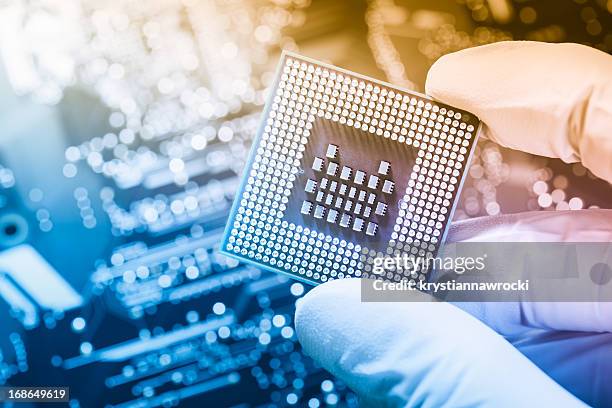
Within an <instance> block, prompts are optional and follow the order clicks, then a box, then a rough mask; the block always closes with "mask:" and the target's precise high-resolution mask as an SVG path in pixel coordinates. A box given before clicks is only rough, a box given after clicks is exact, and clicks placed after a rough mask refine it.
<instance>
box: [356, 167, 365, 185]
mask: <svg viewBox="0 0 612 408" xmlns="http://www.w3.org/2000/svg"><path fill="white" fill-rule="evenodd" d="M365 177H366V174H365V173H364V172H363V171H361V170H357V171H356V172H355V184H360V185H361V184H363V182H364V181H365Z"/></svg>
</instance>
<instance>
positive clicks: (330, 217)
mask: <svg viewBox="0 0 612 408" xmlns="http://www.w3.org/2000/svg"><path fill="white" fill-rule="evenodd" d="M337 218H338V211H336V210H333V209H332V210H329V212H328V213H327V222H331V223H332V224H335V223H336V219H337Z"/></svg>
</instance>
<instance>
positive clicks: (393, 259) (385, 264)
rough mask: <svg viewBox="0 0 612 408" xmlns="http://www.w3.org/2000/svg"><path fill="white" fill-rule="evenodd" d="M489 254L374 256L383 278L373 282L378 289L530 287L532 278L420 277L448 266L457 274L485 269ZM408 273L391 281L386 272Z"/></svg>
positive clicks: (435, 290)
mask: <svg viewBox="0 0 612 408" xmlns="http://www.w3.org/2000/svg"><path fill="white" fill-rule="evenodd" d="M486 260H487V254H483V255H482V256H477V257H472V256H455V257H451V256H443V257H419V256H414V255H407V254H403V255H396V256H385V257H376V258H374V264H373V266H372V272H373V273H374V274H376V275H378V276H380V277H382V278H383V279H375V280H374V282H373V283H372V286H373V288H374V290H377V291H388V290H390V291H397V290H400V291H401V290H404V291H415V290H418V291H420V292H426V293H434V294H435V293H439V292H448V291H466V290H470V291H487V292H490V291H528V290H529V280H522V279H518V280H516V281H513V282H459V281H457V280H455V279H453V280H449V281H444V282H428V281H426V280H424V279H418V277H419V274H420V273H421V272H423V271H431V270H438V271H440V270H446V271H453V272H454V273H456V274H458V275H462V274H464V273H467V272H482V271H484V270H486ZM398 273H399V274H401V275H405V276H406V275H407V276H409V277H410V278H405V279H401V280H400V281H388V280H385V279H384V277H385V276H387V274H391V275H390V276H397V274H398Z"/></svg>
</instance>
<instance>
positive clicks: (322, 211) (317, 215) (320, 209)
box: [314, 205, 325, 219]
mask: <svg viewBox="0 0 612 408" xmlns="http://www.w3.org/2000/svg"><path fill="white" fill-rule="evenodd" d="M324 215H325V207H323V206H322V205H317V206H316V208H315V211H314V217H315V218H319V219H321V218H323V216H324Z"/></svg>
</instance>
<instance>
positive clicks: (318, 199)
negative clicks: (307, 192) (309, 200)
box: [316, 191, 325, 203]
mask: <svg viewBox="0 0 612 408" xmlns="http://www.w3.org/2000/svg"><path fill="white" fill-rule="evenodd" d="M324 196H325V193H324V192H322V191H319V192H318V193H317V198H316V200H317V203H320V202H322V201H323V197H324Z"/></svg>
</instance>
